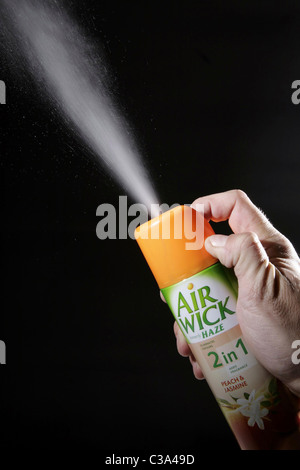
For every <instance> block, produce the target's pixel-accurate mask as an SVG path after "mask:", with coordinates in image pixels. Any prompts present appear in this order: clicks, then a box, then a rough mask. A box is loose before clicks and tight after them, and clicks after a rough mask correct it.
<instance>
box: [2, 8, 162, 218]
mask: <svg viewBox="0 0 300 470" xmlns="http://www.w3.org/2000/svg"><path fill="white" fill-rule="evenodd" d="M2 2H3V4H2V5H4V6H5V8H6V9H7V11H8V12H9V16H10V17H11V19H12V20H13V24H14V27H15V31H16V34H17V35H18V37H19V38H20V40H21V41H20V43H19V44H21V46H22V52H23V54H24V55H25V56H26V57H27V59H28V60H29V63H30V64H31V66H32V68H33V70H34V73H39V74H41V78H42V79H43V82H44V85H45V87H46V90H47V92H48V94H49V96H50V97H51V98H54V99H55V100H56V102H57V103H58V105H59V107H60V108H61V109H62V111H63V113H64V114H65V116H66V117H67V118H68V119H69V120H71V121H72V122H73V124H74V125H75V126H76V129H77V131H78V132H79V133H80V135H81V137H82V138H83V139H84V141H85V142H86V144H87V145H88V146H89V147H90V148H91V149H92V150H93V152H94V153H95V154H96V155H98V157H99V158H100V159H101V161H102V162H104V163H105V164H106V166H107V168H108V169H109V171H110V173H111V174H112V175H113V176H114V177H115V178H116V179H117V181H118V183H119V184H120V185H121V186H122V187H123V188H124V189H125V190H126V192H127V193H128V194H129V195H130V196H131V197H132V198H133V199H134V200H135V201H137V202H140V203H142V204H144V205H146V207H147V208H148V209H149V208H150V206H151V204H158V201H157V197H156V195H155V192H154V190H153V187H152V185H151V184H150V181H149V178H148V174H147V171H146V169H145V167H144V165H143V163H142V158H141V155H140V153H139V151H138V149H137V146H136V144H135V142H134V140H133V138H132V136H131V135H130V133H129V131H128V127H127V126H126V122H125V121H124V119H123V117H122V116H121V114H120V113H119V112H118V110H117V107H116V105H115V103H114V102H113V100H112V98H111V96H110V95H109V92H108V88H107V86H106V79H105V65H104V64H103V60H102V58H101V65H102V67H103V70H104V72H103V70H101V68H98V67H96V65H95V64H97V63H98V64H99V61H98V60H95V59H99V58H98V57H97V58H95V57H92V56H91V55H90V51H91V47H90V45H89V43H88V41H87V40H86V39H85V37H84V34H82V32H81V31H80V28H79V27H78V26H77V25H76V23H75V22H74V20H72V19H71V18H70V16H69V15H67V13H66V12H65V11H64V10H63V9H62V7H61V6H59V5H58V4H57V2H56V1H53V2H52V3H51V6H50V4H49V3H48V4H47V3H46V4H45V2H43V1H38V2H37V1H32V0H2Z"/></svg>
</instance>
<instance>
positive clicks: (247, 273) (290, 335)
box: [174, 190, 300, 448]
mask: <svg viewBox="0 0 300 470" xmlns="http://www.w3.org/2000/svg"><path fill="white" fill-rule="evenodd" d="M197 204H203V205H204V216H205V218H206V219H207V220H208V221H210V220H212V221H214V222H221V221H225V220H227V221H228V223H229V225H230V227H231V229H232V232H233V234H232V235H229V236H226V235H213V236H211V237H209V238H207V239H206V241H205V248H206V250H207V251H208V252H209V253H210V254H211V255H212V256H214V257H216V258H218V259H219V260H220V262H221V263H222V264H223V265H225V266H226V267H228V268H234V272H235V275H236V277H237V279H238V285H239V295H238V302H237V316H238V320H239V324H240V326H241V329H242V332H243V335H244V337H245V340H246V342H247V343H248V344H249V346H250V347H251V349H252V351H253V353H254V355H255V356H256V358H257V359H258V360H259V362H260V363H261V364H262V365H263V366H264V367H265V368H266V369H267V370H268V371H270V373H271V374H272V375H274V376H275V377H277V378H278V379H279V380H280V381H281V382H282V383H283V384H284V385H285V386H286V387H287V388H288V389H289V390H290V391H291V392H292V394H293V395H295V396H296V397H300V365H295V364H293V362H292V360H291V355H292V352H293V349H292V347H291V345H292V343H293V341H295V340H299V339H300V260H299V256H298V255H297V253H296V251H295V249H294V247H293V246H292V244H291V243H290V241H289V240H288V239H287V238H286V237H285V236H284V235H282V234H281V233H280V232H279V231H278V230H276V229H275V228H274V227H273V226H272V224H271V223H270V222H269V220H268V219H267V218H266V216H265V215H264V214H263V213H262V212H261V211H260V210H259V209H258V208H257V207H256V206H255V205H254V204H253V203H252V202H251V200H250V199H249V197H248V196H247V195H246V194H245V193H244V192H243V191H240V190H232V191H227V192H224V193H219V194H213V195H210V196H205V197H201V198H199V199H196V200H195V201H194V203H193V204H192V207H194V208H195V209H196V205H197ZM174 333H175V336H176V342H177V349H178V352H179V354H181V355H182V356H184V357H189V360H190V362H191V364H192V367H193V372H194V375H195V377H196V378H198V379H203V378H204V376H203V373H202V371H201V369H200V366H199V365H198V364H197V362H196V361H195V358H194V357H193V354H192V353H191V351H190V349H189V346H188V344H187V343H186V341H185V339H184V336H183V334H182V333H181V331H180V329H179V327H178V325H177V323H175V324H174ZM294 438H295V439H296V442H300V434H299V433H297V436H294ZM285 445H287V447H289V448H295V444H294V443H292V441H291V440H290V442H289V443H288V444H285Z"/></svg>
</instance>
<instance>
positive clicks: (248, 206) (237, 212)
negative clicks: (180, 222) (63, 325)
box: [191, 189, 278, 240]
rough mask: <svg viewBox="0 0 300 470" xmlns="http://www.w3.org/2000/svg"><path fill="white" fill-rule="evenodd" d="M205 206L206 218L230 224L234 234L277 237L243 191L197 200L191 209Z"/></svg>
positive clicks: (227, 192) (213, 195)
mask: <svg viewBox="0 0 300 470" xmlns="http://www.w3.org/2000/svg"><path fill="white" fill-rule="evenodd" d="M197 204H203V208H204V217H205V218H206V219H207V220H208V221H209V220H212V221H213V222H222V221H224V220H228V223H229V225H230V227H231V229H232V231H233V232H234V233H244V232H255V233H256V234H257V235H258V237H259V238H260V239H261V240H263V239H267V238H270V237H272V236H274V235H277V234H278V232H277V230H276V229H275V228H274V227H273V225H272V224H271V223H270V222H269V220H268V219H267V217H266V216H265V215H264V214H263V213H262V212H261V210H260V209H258V207H256V206H255V205H254V204H253V202H252V201H251V200H250V199H249V197H248V196H247V194H246V193H244V192H243V191H241V190H238V189H237V190H236V189H235V190H231V191H226V192H223V193H217V194H212V195H210V196H204V197H200V198H198V199H196V200H195V201H194V202H193V203H192V204H191V207H193V208H194V209H196V210H197Z"/></svg>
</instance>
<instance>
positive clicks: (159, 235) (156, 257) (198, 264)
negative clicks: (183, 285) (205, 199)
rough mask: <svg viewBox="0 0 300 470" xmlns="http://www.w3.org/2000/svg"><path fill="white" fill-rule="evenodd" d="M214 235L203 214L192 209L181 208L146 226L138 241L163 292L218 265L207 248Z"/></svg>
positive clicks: (137, 236)
mask: <svg viewBox="0 0 300 470" xmlns="http://www.w3.org/2000/svg"><path fill="white" fill-rule="evenodd" d="M213 234H214V231H213V229H212V227H211V226H210V224H209V223H208V222H207V220H206V219H205V218H204V217H203V215H202V214H200V213H199V212H196V211H195V210H194V209H192V208H191V207H188V206H177V207H175V209H171V210H169V211H167V212H164V213H163V214H161V215H159V216H158V217H155V218H154V219H151V220H150V221H149V222H146V223H145V224H142V225H141V226H139V227H137V229H136V230H135V238H136V240H137V242H138V244H139V246H140V248H141V250H142V252H143V254H144V256H145V258H146V261H147V263H148V264H149V267H150V269H151V271H152V273H153V275H154V277H155V279H156V281H157V283H158V286H159V288H160V289H163V288H165V287H169V286H171V285H173V284H176V283H177V282H180V281H182V280H184V279H187V278H188V277H190V276H193V275H194V274H196V273H198V272H199V271H202V270H203V269H206V268H208V267H209V266H211V265H213V264H215V263H216V262H217V259H215V258H213V257H212V256H211V255H210V254H209V253H208V252H207V251H206V250H205V248H204V241H205V239H206V238H207V237H209V236H210V235H213Z"/></svg>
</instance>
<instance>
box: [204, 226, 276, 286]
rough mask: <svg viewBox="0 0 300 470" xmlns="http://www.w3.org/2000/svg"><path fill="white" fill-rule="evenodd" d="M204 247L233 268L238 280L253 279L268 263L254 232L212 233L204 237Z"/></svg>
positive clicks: (225, 264)
mask: <svg viewBox="0 0 300 470" xmlns="http://www.w3.org/2000/svg"><path fill="white" fill-rule="evenodd" d="M205 248H206V250H207V251H208V252H209V253H210V254H211V255H212V256H214V257H215V258H218V259H219V260H220V262H221V263H222V264H223V265H224V266H226V267H227V268H234V272H235V275H236V276H237V278H238V279H239V280H240V279H241V278H245V279H247V280H248V281H253V280H254V279H255V277H256V276H257V274H258V272H259V271H261V270H262V269H266V268H267V266H268V265H269V258H268V256H267V253H266V252H265V249H264V248H263V246H262V244H261V242H260V240H259V238H258V236H257V235H256V233H254V232H247V233H239V234H232V235H229V236H226V235H212V236H211V237H208V238H207V239H206V241H205Z"/></svg>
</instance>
